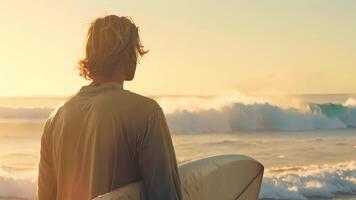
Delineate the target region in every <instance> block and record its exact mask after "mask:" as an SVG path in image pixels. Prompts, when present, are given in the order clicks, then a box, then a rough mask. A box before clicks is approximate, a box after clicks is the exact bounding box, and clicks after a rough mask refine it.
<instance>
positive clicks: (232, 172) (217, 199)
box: [94, 155, 264, 200]
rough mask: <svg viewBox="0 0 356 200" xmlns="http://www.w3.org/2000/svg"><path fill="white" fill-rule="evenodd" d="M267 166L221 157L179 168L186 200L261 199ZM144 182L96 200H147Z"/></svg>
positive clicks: (242, 159)
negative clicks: (263, 178) (259, 197)
mask: <svg viewBox="0 0 356 200" xmlns="http://www.w3.org/2000/svg"><path fill="white" fill-rule="evenodd" d="M263 170H264V167H263V165H262V164H261V163H259V162H258V161H256V160H254V159H253V158H251V157H248V156H243V155H218V156H211V157H207V158H203V159H199V160H194V161H190V162H187V163H183V164H181V165H180V166H179V173H180V179H181V183H182V192H183V199H184V200H254V199H258V194H259V191H260V187H261V182H262V177H263ZM142 188H143V184H142V182H135V183H132V184H129V185H126V186H124V187H121V188H118V189H117V190H114V191H112V192H109V193H107V194H104V195H102V196H99V197H97V198H95V199H94V200H145V195H144V192H143V189H142Z"/></svg>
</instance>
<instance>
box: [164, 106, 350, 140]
mask: <svg viewBox="0 0 356 200" xmlns="http://www.w3.org/2000/svg"><path fill="white" fill-rule="evenodd" d="M166 116H167V121H168V124H169V127H170V128H171V130H172V132H178V133H187V132H188V133H191V132H229V131H263V130H274V131H310V130H330V129H345V128H355V127H356V107H349V106H344V105H341V104H310V105H309V107H308V109H307V110H306V111H303V110H300V109H296V108H281V107H278V106H275V105H272V104H269V103H264V104H242V103H233V104H231V105H229V106H225V107H223V108H222V109H220V110H217V109H209V110H204V111H188V110H181V111H176V112H174V113H169V114H167V115H166Z"/></svg>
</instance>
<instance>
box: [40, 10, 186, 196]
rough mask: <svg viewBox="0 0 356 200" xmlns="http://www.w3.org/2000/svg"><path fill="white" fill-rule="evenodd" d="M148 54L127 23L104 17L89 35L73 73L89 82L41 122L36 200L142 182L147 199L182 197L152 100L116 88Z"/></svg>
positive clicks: (98, 192) (161, 118) (172, 154)
mask: <svg viewBox="0 0 356 200" xmlns="http://www.w3.org/2000/svg"><path fill="white" fill-rule="evenodd" d="M145 53H147V51H145V50H144V49H143V46H142V44H141V42H140V38H139V34H138V28H137V27H136V26H135V24H134V23H133V22H132V20H130V19H129V18H126V17H119V16H115V15H109V16H105V17H103V18H98V19H96V20H94V21H93V23H92V24H91V26H90V28H89V31H88V38H87V44H86V56H85V58H83V59H81V60H80V61H79V71H80V75H81V76H82V77H84V78H86V79H89V80H91V81H92V83H91V84H90V85H87V86H83V87H82V88H81V89H80V90H79V92H78V93H77V94H75V95H74V96H73V97H71V98H70V99H69V100H67V101H66V102H65V103H64V104H63V105H62V106H60V107H59V108H58V109H56V111H54V112H53V113H52V115H51V116H50V117H49V119H48V120H47V122H46V124H45V127H44V133H43V136H42V139H41V158H40V164H39V176H38V192H37V199H38V200H55V199H56V200H88V199H92V198H94V197H96V196H98V195H101V194H104V193H107V192H110V191H112V190H114V189H116V188H119V187H122V186H124V185H126V184H129V183H132V182H135V181H139V180H142V181H143V185H144V188H145V193H146V196H147V198H148V199H150V200H168V199H181V184H180V179H179V175H178V169H177V161H176V157H175V152H174V149H173V145H172V140H171V137H170V133H169V129H168V127H167V123H166V119H165V117H164V114H163V112H162V109H161V107H160V106H159V105H158V104H157V102H155V101H154V100H152V99H150V98H147V97H144V96H140V95H138V94H135V93H133V92H130V91H128V90H125V89H123V82H124V81H125V80H126V81H130V80H132V79H133V78H134V74H135V70H136V63H137V60H138V58H139V57H142V56H143V55H144V54H145Z"/></svg>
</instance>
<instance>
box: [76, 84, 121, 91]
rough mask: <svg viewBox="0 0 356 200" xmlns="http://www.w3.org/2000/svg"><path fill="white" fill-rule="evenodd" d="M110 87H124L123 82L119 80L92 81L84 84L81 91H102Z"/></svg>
mask: <svg viewBox="0 0 356 200" xmlns="http://www.w3.org/2000/svg"><path fill="white" fill-rule="evenodd" d="M109 89H123V84H122V83H117V82H103V83H94V84H92V83H91V84H89V85H85V86H82V87H81V88H80V90H79V93H87V92H100V91H103V90H109Z"/></svg>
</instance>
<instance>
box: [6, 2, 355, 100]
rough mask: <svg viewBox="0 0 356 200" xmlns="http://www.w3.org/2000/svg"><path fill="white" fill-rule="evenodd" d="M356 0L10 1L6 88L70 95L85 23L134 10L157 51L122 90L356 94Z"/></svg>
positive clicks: (80, 82) (78, 83)
mask: <svg viewBox="0 0 356 200" xmlns="http://www.w3.org/2000/svg"><path fill="white" fill-rule="evenodd" d="M355 10H356V1H352V0H338V1H327V2H326V1H324V0H294V1H285V0H270V1H230V0H228V1H203V0H199V1H188V0H183V1H164V0H154V1H132V0H126V1H124V0H120V1H113V0H112V1H87V0H86V1H84V0H80V1H45V0H42V1H6V2H2V3H1V7H0V24H1V26H0V29H1V31H0V44H1V46H0V75H1V78H0V84H1V88H0V91H1V93H0V95H1V96H27V95H30V96H32V95H56V96H58V95H69V94H72V93H73V92H75V91H77V90H78V89H79V87H80V86H81V85H83V84H87V82H85V81H84V80H82V79H81V78H80V77H79V76H78V75H77V72H76V71H75V70H74V67H75V65H76V62H77V60H78V59H79V58H80V57H81V56H82V52H83V42H84V36H85V32H86V29H87V25H86V24H87V23H88V22H90V21H91V20H92V19H93V18H95V17H97V16H101V15H104V14H106V13H113V14H117V15H127V16H132V18H133V19H134V20H135V22H136V24H138V25H139V26H140V30H141V35H142V40H143V43H144V44H145V45H146V47H147V48H149V49H151V52H150V53H149V54H147V56H146V57H145V58H143V60H142V62H141V64H140V65H139V67H138V70H137V73H136V78H135V79H134V81H133V82H130V83H125V88H126V89H129V90H132V91H135V92H138V93H141V94H144V95H161V94H174V95H182V94H196V95H212V94H220V93H221V92H224V91H229V90H239V91H242V92H244V93H268V94H270V93H354V92H356V79H355V78H354V77H355V74H356V73H355V72H356V69H355V63H356V23H355V20H356V12H355Z"/></svg>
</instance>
